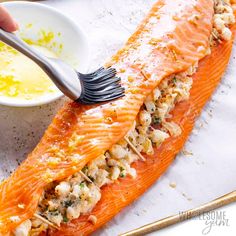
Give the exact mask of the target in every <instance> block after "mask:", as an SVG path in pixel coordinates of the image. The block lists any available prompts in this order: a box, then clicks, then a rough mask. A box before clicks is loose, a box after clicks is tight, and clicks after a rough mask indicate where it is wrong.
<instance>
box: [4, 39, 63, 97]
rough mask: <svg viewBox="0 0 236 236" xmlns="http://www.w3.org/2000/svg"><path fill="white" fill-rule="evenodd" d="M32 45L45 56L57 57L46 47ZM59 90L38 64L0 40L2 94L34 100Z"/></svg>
mask: <svg viewBox="0 0 236 236" xmlns="http://www.w3.org/2000/svg"><path fill="white" fill-rule="evenodd" d="M31 46H32V47H34V48H35V49H37V50H38V51H39V52H41V53H42V54H44V55H45V56H48V57H54V58H56V57H57V55H56V54H55V53H53V52H52V51H50V50H48V49H47V48H45V47H42V46H37V45H31ZM57 91H58V90H57V88H56V86H55V85H54V84H53V82H52V81H51V80H50V79H49V78H48V76H47V75H46V74H45V73H44V71H43V70H42V69H41V68H40V67H39V66H38V65H36V64H35V63H34V62H33V61H32V60H30V59H29V58H27V57H26V56H24V55H23V54H21V53H20V52H18V51H16V50H14V49H12V48H11V47H9V46H7V45H6V44H4V43H2V42H0V96H5V97H9V98H15V99H21V100H33V99H37V98H39V97H41V96H44V95H47V94H50V93H55V92H57Z"/></svg>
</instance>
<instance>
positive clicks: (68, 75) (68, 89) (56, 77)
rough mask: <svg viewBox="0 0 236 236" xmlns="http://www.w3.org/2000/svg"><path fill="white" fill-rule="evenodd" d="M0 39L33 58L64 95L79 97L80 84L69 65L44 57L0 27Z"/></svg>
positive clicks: (72, 97)
mask: <svg viewBox="0 0 236 236" xmlns="http://www.w3.org/2000/svg"><path fill="white" fill-rule="evenodd" d="M0 40H1V41H3V42H4V43H6V44H7V45H9V46H11V47H13V48H14V49H16V50H17V51H19V52H21V53H22V54H24V55H25V56H27V57H29V58H30V59H31V60H33V61H34V62H35V63H36V64H37V65H38V66H39V67H41V68H42V70H43V71H44V72H45V73H46V74H47V75H48V76H49V78H50V79H51V80H52V81H53V82H54V84H55V85H56V86H57V87H58V88H59V89H60V90H61V91H62V93H64V94H65V95H66V96H68V97H69V98H71V99H72V100H77V99H78V98H79V97H80V95H81V91H82V90H81V84H80V81H79V79H78V75H77V74H76V72H75V71H74V70H73V69H72V68H71V67H70V66H68V65H66V64H65V63H63V62H60V60H58V59H56V60H55V59H53V58H47V57H45V56H44V55H42V54H41V53H39V52H38V51H36V50H34V49H33V48H32V47H30V46H29V45H28V44H26V43H25V42H24V41H23V40H21V39H20V38H19V37H17V36H16V35H15V34H13V33H9V32H6V31H4V30H3V29H1V28H0ZM59 63H60V64H59Z"/></svg>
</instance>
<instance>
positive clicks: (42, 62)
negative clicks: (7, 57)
mask: <svg viewBox="0 0 236 236" xmlns="http://www.w3.org/2000/svg"><path fill="white" fill-rule="evenodd" d="M0 40H1V41H3V42H4V43H5V44H7V45H9V46H11V47H13V48H14V49H16V50H17V51H19V52H21V53H22V54H24V55H25V56H27V57H29V58H30V59H31V60H33V61H34V62H35V63H36V64H37V65H39V66H40V67H41V68H42V69H43V70H44V71H45V72H46V73H48V69H47V67H48V66H47V60H46V57H45V56H43V55H41V54H39V53H38V52H36V50H34V49H33V48H32V47H29V46H28V44H27V43H25V42H24V41H23V40H21V39H20V38H18V37H17V36H16V35H15V34H13V33H9V32H6V31H4V30H3V29H0Z"/></svg>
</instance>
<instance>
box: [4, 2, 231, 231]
mask: <svg viewBox="0 0 236 236" xmlns="http://www.w3.org/2000/svg"><path fill="white" fill-rule="evenodd" d="M213 14H214V2H213V0H188V1H186V0H175V1H173V0H159V1H157V3H156V4H155V5H154V6H153V8H152V9H151V11H150V13H149V14H148V16H147V17H146V18H145V19H144V21H143V22H142V23H141V25H140V26H139V27H138V29H137V31H136V32H135V33H134V34H133V35H132V36H131V37H130V39H129V40H128V42H127V43H126V45H125V46H124V47H123V48H122V49H121V50H120V51H118V53H117V54H116V55H115V56H113V58H112V59H111V60H110V62H108V63H107V66H112V67H114V68H116V69H117V71H118V76H120V77H121V81H122V85H123V87H124V88H125V91H126V92H125V96H124V97H123V98H121V99H118V100H116V101H114V102H110V103H106V104H102V105H97V106H82V105H78V104H76V103H73V102H71V103H68V104H66V105H65V106H64V107H63V108H62V109H61V110H60V111H59V112H58V114H57V115H56V117H55V118H54V120H53V122H52V124H51V125H50V126H49V128H48V129H47V131H46V133H45V135H44V136H43V138H42V140H41V141H40V143H39V144H38V145H37V147H36V148H35V150H34V151H33V152H32V153H31V154H30V155H29V156H28V158H27V159H26V160H25V161H24V162H23V163H22V164H21V166H20V167H18V168H17V170H16V171H15V172H14V173H13V174H12V175H11V176H10V177H9V178H8V179H6V180H5V181H4V182H2V183H1V185H0V233H2V234H6V233H7V232H9V231H12V230H14V229H15V228H16V226H18V225H19V224H21V223H22V222H23V221H25V220H26V219H29V218H31V217H32V216H33V214H34V213H35V211H36V209H37V205H38V202H39V199H40V197H41V195H42V193H43V190H44V189H45V187H46V186H47V185H48V184H49V183H51V182H53V181H55V180H62V179H65V178H67V177H68V176H71V175H72V174H74V173H76V172H78V171H80V170H81V169H82V168H83V167H84V166H85V164H86V163H88V162H89V161H91V160H93V159H95V158H96V157H98V156H100V155H101V154H103V153H104V152H105V151H106V150H108V149H109V148H110V147H111V146H112V145H113V144H115V143H117V142H118V141H119V140H120V139H122V138H123V137H124V136H125V135H126V133H127V132H128V131H129V130H130V128H131V127H132V124H133V121H134V120H135V118H136V116H137V114H138V112H139V110H140V107H141V106H142V104H143V102H144V101H145V99H146V97H147V96H148V95H149V94H150V93H151V92H152V91H153V89H154V88H156V87H157V86H158V84H159V83H160V81H162V79H164V78H166V77H167V76H169V75H171V74H174V73H178V72H181V71H185V70H187V69H188V68H189V67H190V66H192V65H193V64H195V63H196V62H198V61H199V60H201V59H202V58H204V57H205V56H206V55H207V52H208V48H209V38H210V35H211V32H212V20H213ZM193 15H197V16H198V20H197V24H194V23H193V22H192V20H191V17H192V16H193ZM230 49H231V44H230V43H228V44H225V45H223V46H220V47H219V48H218V50H222V51H223V52H224V53H226V54H225V56H224V57H223V58H222V57H221V59H222V60H218V61H222V64H220V68H218V70H217V72H216V74H214V73H213V72H212V74H211V76H212V80H210V81H211V83H212V84H210V82H209V81H208V80H207V79H203V78H202V79H201V80H199V79H197V78H196V82H195V85H194V87H193V89H192V95H191V98H190V100H189V101H188V102H187V103H183V104H182V105H180V106H178V107H177V108H176V109H175V111H174V117H175V119H176V122H177V123H179V124H180V127H181V128H182V130H183V134H182V135H181V136H180V137H179V138H177V139H176V138H171V139H169V140H168V141H167V142H166V143H165V144H164V145H162V147H161V148H160V149H158V150H156V154H155V155H154V156H151V157H150V156H149V157H148V158H147V162H145V163H140V162H137V163H135V164H134V167H135V168H137V172H138V177H137V179H135V180H131V179H130V178H125V179H124V180H120V181H119V184H112V185H109V186H106V187H104V188H103V190H102V193H103V195H102V199H101V201H100V203H99V204H98V205H97V206H96V207H95V209H94V214H95V215H98V216H99V217H100V218H99V219H98V224H96V225H95V226H89V225H88V223H87V222H85V221H83V220H84V217H81V218H80V219H79V220H75V221H72V222H71V223H68V224H67V225H66V226H62V229H61V232H62V233H61V235H83V234H84V235H86V234H88V233H90V232H92V231H93V230H95V229H96V228H97V227H99V226H100V225H102V224H103V223H105V222H106V221H107V220H109V219H110V218H111V217H112V216H114V215H115V214H116V213H117V212H118V211H119V210H120V209H121V208H123V207H124V206H126V205H127V204H129V203H130V202H132V201H133V200H134V199H135V198H137V197H138V196H139V195H140V194H141V193H142V192H144V191H145V190H146V189H147V187H148V186H150V185H151V184H152V183H153V182H154V181H155V180H156V179H157V178H158V177H159V176H160V174H161V173H163V172H164V170H165V169H166V168H167V166H168V165H169V164H170V162H171V161H172V160H173V157H174V155H175V154H176V153H177V152H178V151H179V150H180V148H181V147H182V145H183V143H184V141H185V140H186V138H187V135H188V134H189V132H190V130H191V129H192V125H193V121H194V118H195V117H196V116H197V115H198V114H199V112H200V110H201V108H202V106H203V105H204V104H205V102H206V101H207V99H208V98H209V96H210V94H211V93H212V91H213V89H214V87H215V86H216V84H217V83H218V81H219V76H220V75H221V74H222V73H220V71H221V69H222V72H223V70H224V69H225V65H226V64H227V62H228V56H229V53H230ZM215 53H216V54H217V51H216V52H215ZM217 56H218V57H219V55H218V54H217ZM208 58H209V57H208ZM206 60H207V59H206ZM210 61H211V60H210V59H209V61H207V63H206V64H210ZM213 61H215V60H213ZM214 63H215V62H213V64H212V65H211V66H212V68H213V69H214V66H215V64H214ZM216 63H219V62H216ZM207 66H209V65H207ZM200 71H201V70H200ZM204 71H206V66H205V67H204V63H203V72H202V73H203V74H204ZM198 73H199V72H198ZM208 73H209V69H208ZM130 77H132V78H133V80H134V82H132V83H131V82H129V81H130ZM208 77H209V76H208ZM213 79H214V80H213ZM204 86H206V87H204ZM199 89H200V90H199ZM200 91H201V94H200ZM202 95H204V96H202ZM185 113H186V116H183V114H185ZM75 134H76V135H77V136H78V137H80V138H79V142H78V143H77V144H76V145H75V146H74V147H73V148H72V147H71V146H70V145H69V140H70V139H71V137H72V136H73V135H75ZM62 150H63V153H65V154H64V155H61V151H62ZM59 154H60V155H59ZM156 155H158V157H156ZM55 160H59V161H55ZM154 172H155V174H154ZM148 174H149V175H148ZM137 186H138V187H137ZM136 187H137V188H136ZM125 188H127V189H128V188H132V190H133V191H129V192H127V191H125V190H124V189H125ZM119 196H122V199H124V201H122V202H120V197H119ZM108 203H109V204H113V205H112V207H111V205H109V204H108ZM19 205H20V206H24V207H19ZM107 206H108V207H111V208H110V209H108V208H107ZM104 208H107V209H108V210H106V211H102V210H101V209H104ZM78 227H79V228H78ZM59 234H60V232H56V235H59Z"/></svg>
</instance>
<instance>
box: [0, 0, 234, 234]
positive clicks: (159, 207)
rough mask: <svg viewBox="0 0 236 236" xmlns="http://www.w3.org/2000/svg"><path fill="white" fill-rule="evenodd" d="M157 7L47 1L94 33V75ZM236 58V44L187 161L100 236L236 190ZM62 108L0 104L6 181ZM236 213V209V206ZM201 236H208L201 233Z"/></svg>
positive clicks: (0, 171)
mask: <svg viewBox="0 0 236 236" xmlns="http://www.w3.org/2000/svg"><path fill="white" fill-rule="evenodd" d="M153 2H154V0H47V1H42V3H43V4H47V5H50V6H53V7H55V8H57V9H58V10H60V11H62V12H63V13H64V14H67V15H68V16H69V17H71V18H72V19H73V20H74V21H75V22H77V23H78V24H80V25H81V26H82V27H83V28H84V30H85V31H86V32H87V34H88V36H89V41H90V42H89V43H90V49H91V66H90V69H93V68H96V67H98V65H100V64H102V63H103V62H104V61H105V59H106V58H108V57H109V56H111V55H112V54H113V53H114V52H115V51H116V50H117V49H119V48H120V47H121V46H122V44H123V43H124V42H125V41H126V39H127V38H128V37H129V35H130V34H131V33H132V32H133V31H134V30H135V27H136V26H137V24H138V23H139V22H140V20H141V19H142V18H143V16H144V15H145V13H146V12H147V11H148V9H149V8H150V7H151V4H152V3H153ZM235 56H236V46H235V48H234V51H233V54H232V58H231V61H230V65H229V67H228V70H227V73H226V75H225V76H224V78H223V80H222V83H221V84H220V86H219V87H218V89H217V91H216V93H215V94H214V96H213V98H212V100H211V101H210V102H209V103H208V105H207V106H206V108H205V109H204V112H203V113H202V115H201V117H200V118H199V120H198V121H197V123H196V128H195V129H194V132H193V134H192V135H191V137H190V138H189V141H188V142H187V144H186V147H185V150H187V152H184V153H185V155H184V154H179V155H178V156H177V158H176V160H175V161H174V163H173V164H172V165H171V167H170V168H169V170H168V171H167V172H166V173H165V174H164V175H163V176H162V177H161V178H160V179H159V181H158V182H157V183H156V184H155V185H154V186H153V187H152V188H150V189H149V190H148V191H147V192H146V193H145V194H144V195H143V196H142V197H141V198H140V199H139V200H137V201H136V202H135V203H133V204H132V205H131V206H128V207H127V208H126V209H124V210H123V211H122V212H121V213H120V214H119V215H117V216H116V217H115V218H114V219H113V220H112V221H111V222H109V223H108V224H107V225H106V226H104V227H103V228H102V229H101V230H99V231H98V232H97V233H95V235H117V234H119V233H121V232H125V231H127V230H130V229H133V228H136V227H139V226H141V225H144V224H147V223H150V222H152V221H155V220H157V219H160V218H163V217H166V216H168V215H171V214H175V213H178V212H180V211H183V210H186V209H189V208H192V207H195V206H197V205H199V204H202V203H205V202H208V201H210V200H212V199H214V198H216V197H219V196H221V195H223V194H225V193H228V192H230V191H233V190H235V189H236V181H235V180H236V58H235ZM199 92H200V91H199ZM62 103H63V101H57V102H54V103H51V104H49V105H45V106H41V107H35V108H10V107H4V106H0V178H5V177H7V176H8V175H9V173H10V171H12V170H14V169H15V168H16V166H17V165H18V163H20V162H21V161H22V160H23V159H24V158H25V157H26V155H27V153H29V152H30V151H31V150H32V149H33V148H34V147H35V145H36V144H37V142H38V141H39V139H40V137H41V136H42V134H43V132H44V131H45V129H46V127H47V125H48V124H49V123H50V121H51V119H52V117H53V115H54V114H55V112H56V111H57V110H58V108H59V107H60V106H61V104H62ZM186 153H191V154H189V155H186ZM175 184H176V187H174V188H173V185H175ZM170 185H171V186H172V187H171V186H170ZM232 209H233V211H236V209H235V204H234V205H232ZM232 209H231V210H232ZM230 220H232V221H233V219H230ZM234 220H235V219H234ZM195 233H197V234H194V235H201V232H199V234H198V232H195ZM167 235H168V234H167ZM232 235H233V234H232Z"/></svg>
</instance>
